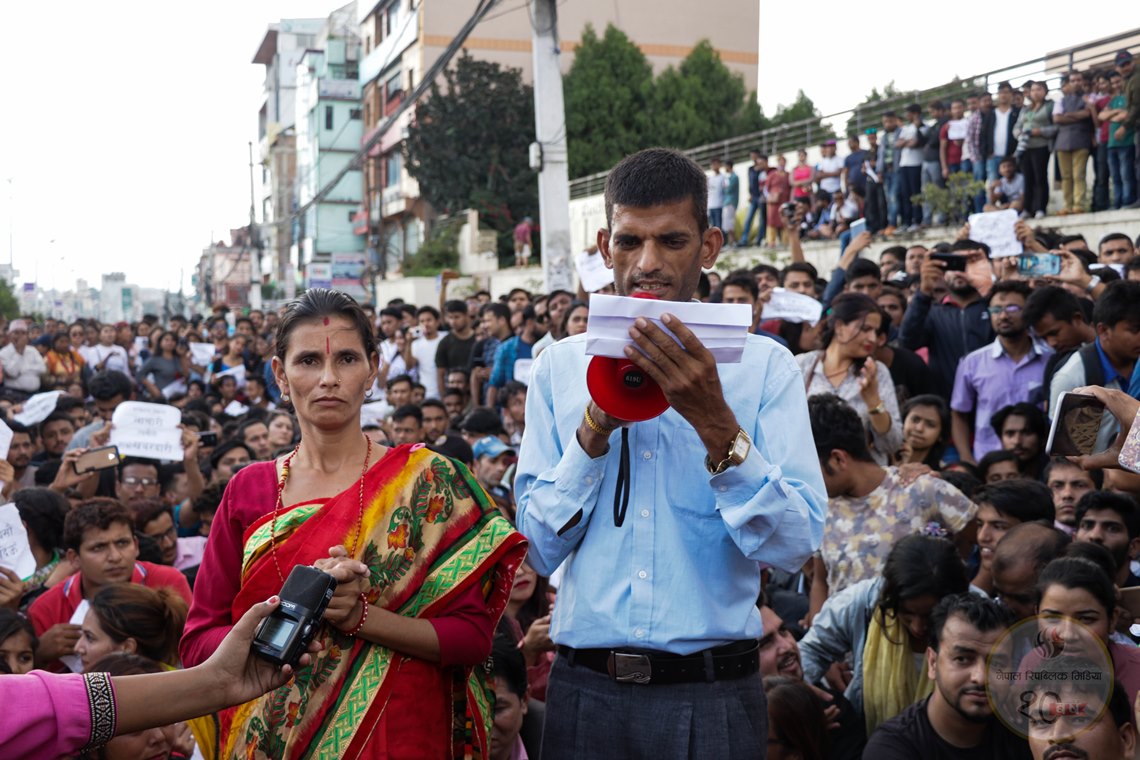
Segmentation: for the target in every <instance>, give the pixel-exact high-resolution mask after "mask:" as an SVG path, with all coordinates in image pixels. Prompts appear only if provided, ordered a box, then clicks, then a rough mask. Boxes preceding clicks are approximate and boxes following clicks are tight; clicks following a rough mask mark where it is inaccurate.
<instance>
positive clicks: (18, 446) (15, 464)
mask: <svg viewBox="0 0 1140 760" xmlns="http://www.w3.org/2000/svg"><path fill="white" fill-rule="evenodd" d="M8 427H9V428H11V429H12V443H11V444H10V445H9V446H8V464H10V465H12V482H13V483H15V488H16V489H20V488H31V487H32V486H34V485H35V484H36V468H35V466H34V465H33V464H32V454H34V453H35V451H36V438H35V431H33V430H32V429H31V428H29V427H26V426H24V425H21V424H20V423H19V422H16V421H15V420H12V421H11V422H9V423H8Z"/></svg>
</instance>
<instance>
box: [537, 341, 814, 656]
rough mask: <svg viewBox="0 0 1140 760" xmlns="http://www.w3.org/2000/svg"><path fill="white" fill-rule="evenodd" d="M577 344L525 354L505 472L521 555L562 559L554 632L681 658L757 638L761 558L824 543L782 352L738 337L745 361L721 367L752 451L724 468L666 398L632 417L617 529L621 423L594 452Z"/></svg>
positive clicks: (592, 643) (797, 375)
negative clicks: (512, 476)
mask: <svg viewBox="0 0 1140 760" xmlns="http://www.w3.org/2000/svg"><path fill="white" fill-rule="evenodd" d="M585 344H586V336H585V335H577V336H574V337H571V338H566V339H564V340H561V341H558V342H557V343H555V344H554V345H552V346H550V347H549V348H547V349H546V350H545V351H543V352H542V353H541V354H540V355H539V357H538V359H537V360H536V361H535V364H534V368H533V372H532V375H531V383H530V386H529V392H528V393H527V406H526V431H525V432H524V434H523V439H522V445H521V447H520V452H519V464H518V471H517V477H516V480H515V493H516V494H517V495H518V513H517V520H518V528H519V530H520V531H521V532H522V533H523V534H524V535H525V536H526V537H527V538H528V539H529V540H530V542H531V544H530V554H529V558H528V561H529V563H530V564H531V566H532V567H534V568H535V570H537V571H538V572H539V573H542V574H543V575H550V574H551V573H552V572H553V571H554V570H555V568H557V567H558V566H559V565H560V564H562V563H563V562H565V563H566V566H565V568H564V573H565V574H564V576H563V580H562V584H561V586H560V587H559V589H558V602H557V603H556V604H555V608H554V618H553V625H552V630H551V637H552V638H553V639H554V641H555V642H557V643H558V644H562V645H566V646H570V647H574V648H594V647H598V648H621V647H628V648H640V649H653V650H659V651H666V652H673V653H676V654H690V653H692V652H696V651H699V650H702V649H706V648H708V647H713V646H719V645H721V644H727V643H729V642H732V641H738V640H741V639H749V638H759V637H760V635H761V625H760V613H759V611H758V610H757V608H756V598H757V596H758V595H759V591H760V569H761V563H762V562H763V563H764V564H766V565H772V566H775V567H778V568H781V569H784V570H787V571H789V572H793V571H796V570H799V569H800V568H801V566H802V565H803V563H804V562H805V560H807V558H808V557H809V556H810V555H811V553H812V552H813V551H815V550H816V549H817V548H818V547H819V544H820V541H821V539H822V535H823V523H824V518H825V515H826V508H827V497H826V491H825V489H824V485H823V476H822V475H821V474H820V469H819V460H818V459H817V457H816V453H815V444H814V442H813V440H812V434H811V424H810V421H809V419H808V412H807V400H806V397H805V395H804V381H803V374H802V373H801V372H800V370H799V368H798V367H797V366H796V363H795V361H794V360H793V359H792V355H791V353H789V352H788V350H787V349H786V348H783V347H782V346H779V345H777V344H776V343H775V342H774V341H771V340H769V339H767V338H762V337H760V336H757V335H749V336H748V342H747V344H746V346H745V350H744V356H743V361H742V362H741V363H739V364H721V365H718V367H717V369H718V372H719V374H720V381H721V385H722V387H723V389H724V394H725V398H726V401H727V402H728V405H729V406H730V407H731V409H732V411H733V413H734V414H735V415H736V419H737V420H738V421H739V422H740V425H741V427H743V428H744V430H745V431H746V432H748V434H749V435H750V436H751V438H752V450H751V452H750V453H749V455H748V458H747V459H746V460H745V461H744V462H743V463H742V464H740V465H739V466H736V467H730V468H729V469H728V470H727V471H726V472H724V473H722V474H720V475H716V476H710V475H709V474H708V471H707V470H706V469H705V465H704V459H705V454H706V451H705V447H704V445H703V444H702V443H701V441H700V438H699V437H698V436H697V432H696V430H694V429H693V427H692V425H690V424H689V423H688V422H686V421H685V420H684V418H682V417H681V415H680V414H678V413H677V412H676V411H675V410H673V409H670V410H668V411H666V412H665V414H663V415H661V416H660V417H657V418H656V419H653V420H648V421H646V422H639V423H637V424H635V425H633V426H632V427H631V428H630V435H629V443H630V465H631V467H630V472H631V478H632V485H631V488H630V498H629V509H628V512H627V514H626V517H625V522H624V524H623V525H622V527H620V528H618V527H615V526H614V517H613V498H614V487H615V485H616V482H617V473H618V465H619V460H620V458H621V454H620V451H621V433H620V431H615V432H614V433H613V435H612V436H611V438H610V448H609V451H608V452H607V453H606V454H604V455H602V456H600V457H598V458H597V459H591V458H590V457H589V455H587V454H586V452H585V451H584V450H583V449H582V447H581V446H580V445H579V443H578V438H577V430H578V426H579V425H580V424H581V422H582V415H583V411H584V410H585V408H586V404H587V403H588V402H589V400H590V396H589V393H588V391H587V389H586V367H587V364H588V363H589V361H590V359H591V358H592V357H589V356H586V353H585ZM725 453H726V454H727V451H726V452H725ZM579 510H581V512H582V519H581V520H580V521H579V522H578V523H577V524H576V525H575V526H574V527H572V528H566V526H567V524H568V523H569V522H570V521H571V520H572V518H573V517H574V515H575V514H577V513H578V512H579ZM560 532H561V535H559V533H560Z"/></svg>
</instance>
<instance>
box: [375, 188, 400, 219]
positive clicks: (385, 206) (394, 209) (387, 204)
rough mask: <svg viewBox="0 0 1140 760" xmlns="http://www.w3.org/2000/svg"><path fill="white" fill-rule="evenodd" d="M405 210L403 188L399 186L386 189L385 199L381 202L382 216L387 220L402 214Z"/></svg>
mask: <svg viewBox="0 0 1140 760" xmlns="http://www.w3.org/2000/svg"><path fill="white" fill-rule="evenodd" d="M405 208H406V204H405V203H404V190H403V188H401V187H400V186H399V185H393V186H392V187H386V188H384V193H383V199H382V200H381V202H380V210H381V216H383V217H385V218H387V217H389V216H393V215H395V214H399V213H402V212H403V211H404V209H405Z"/></svg>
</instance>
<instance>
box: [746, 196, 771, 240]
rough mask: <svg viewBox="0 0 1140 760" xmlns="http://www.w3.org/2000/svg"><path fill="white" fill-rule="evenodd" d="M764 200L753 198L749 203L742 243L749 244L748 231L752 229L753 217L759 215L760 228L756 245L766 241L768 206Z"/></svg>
mask: <svg viewBox="0 0 1140 760" xmlns="http://www.w3.org/2000/svg"><path fill="white" fill-rule="evenodd" d="M767 205H768V204H766V203H765V202H764V201H762V200H759V199H753V200H752V202H750V203H749V204H748V218H747V219H745V220H744V232H743V233H742V234H741V236H740V244H741V245H748V233H750V232H751V231H752V217H754V216H756V215H759V217H760V229H759V231H757V233H756V245H760V244H761V243H763V242H764V233H765V232H766V231H767V227H768V208H767Z"/></svg>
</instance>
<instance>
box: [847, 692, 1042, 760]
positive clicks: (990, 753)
mask: <svg viewBox="0 0 1140 760" xmlns="http://www.w3.org/2000/svg"><path fill="white" fill-rule="evenodd" d="M929 700H930V698H929V697H927V698H926V699H924V700H922V701H921V702H916V703H915V704H913V705H911V706H910V707H908V708H906V709H905V710H903V711H902V712H901V713H899V714H898V715H896V716H895V717H893V718H891V719H890V720H888V721H887V722H886V723H884V724H882V725H881V726H879V727H878V728H877V729H876V730H875V732H874V733H873V734H871V738H870V739H868V740H867V747H866V748H865V749H864V750H863V757H864V760H916V758H921V759H922V760H1031V758H1032V757H1033V755H1032V754H1031V753H1030V751H1029V742H1027V741H1026V740H1025V739H1022V738H1021V737H1020V736H1017V735H1016V734H1013V733H1010V732H1009V731H1008V730H1007V729H1006V728H1005V726H1003V725H1002V724H1001V723H1000V722H999V721H998V719H997V718H992V719H991V720H990V726H989V729H988V730H987V731H986V735H985V738H983V739H982V741H981V743H979V744H978V745H977V746H974V747H965V748H964V747H955V746H954V745H953V744H950V743H949V742H947V741H946V740H944V739H943V738H942V737H941V736H939V735H938V733H937V732H936V731H935V730H934V726H932V725H930V718H928V717H927V715H926V703H927V702H928V701H929Z"/></svg>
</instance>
